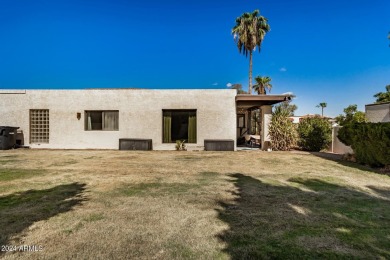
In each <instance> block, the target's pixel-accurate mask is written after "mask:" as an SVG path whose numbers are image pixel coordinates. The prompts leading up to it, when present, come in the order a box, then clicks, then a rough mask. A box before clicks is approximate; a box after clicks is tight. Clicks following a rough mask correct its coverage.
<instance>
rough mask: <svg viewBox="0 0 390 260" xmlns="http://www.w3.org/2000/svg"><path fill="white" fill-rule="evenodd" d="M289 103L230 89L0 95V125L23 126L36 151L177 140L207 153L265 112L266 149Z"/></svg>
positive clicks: (168, 146) (164, 145) (24, 138)
mask: <svg viewBox="0 0 390 260" xmlns="http://www.w3.org/2000/svg"><path fill="white" fill-rule="evenodd" d="M289 99H290V96H288V95H237V92H236V90H230V89H229V90H200V89H199V90H145V89H85V90H25V91H20V90H0V111H1V114H0V126H15V127H19V135H18V136H19V137H18V138H19V142H20V143H22V144H24V145H28V146H30V147H31V148H48V149H118V145H119V139H121V138H143V139H152V147H153V149H154V150H174V149H175V142H176V140H185V141H186V144H187V147H189V148H193V149H198V148H199V149H202V148H203V147H204V141H205V139H228V140H232V141H234V143H235V146H234V147H236V140H237V138H238V137H239V136H241V134H242V132H243V131H242V130H243V128H248V129H249V126H248V125H249V124H247V123H246V122H248V118H250V114H251V111H253V110H254V109H258V108H260V110H261V117H260V120H261V125H262V132H261V145H262V147H264V142H265V141H269V136H268V124H269V121H270V118H271V112H272V111H271V110H272V105H273V104H276V103H279V102H282V101H285V100H289ZM249 121H250V120H249Z"/></svg>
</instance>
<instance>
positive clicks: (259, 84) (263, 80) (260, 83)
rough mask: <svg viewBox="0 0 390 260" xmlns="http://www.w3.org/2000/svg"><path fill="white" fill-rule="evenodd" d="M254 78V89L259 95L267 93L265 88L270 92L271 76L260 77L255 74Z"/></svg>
mask: <svg viewBox="0 0 390 260" xmlns="http://www.w3.org/2000/svg"><path fill="white" fill-rule="evenodd" d="M255 80H256V84H255V85H254V86H253V87H254V89H255V91H257V93H258V94H259V95H265V94H267V92H266V91H265V88H267V89H268V91H269V92H271V88H272V84H271V83H270V82H271V78H270V77H267V76H265V77H261V76H257V77H256V78H255Z"/></svg>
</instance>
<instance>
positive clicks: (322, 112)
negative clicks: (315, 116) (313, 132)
mask: <svg viewBox="0 0 390 260" xmlns="http://www.w3.org/2000/svg"><path fill="white" fill-rule="evenodd" d="M321 109H322V111H321V114H322V117H324V108H323V107H321Z"/></svg>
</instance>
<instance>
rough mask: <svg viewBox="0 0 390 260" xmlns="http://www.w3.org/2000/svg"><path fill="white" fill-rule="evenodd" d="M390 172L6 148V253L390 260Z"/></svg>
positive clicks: (231, 155)
mask: <svg viewBox="0 0 390 260" xmlns="http://www.w3.org/2000/svg"><path fill="white" fill-rule="evenodd" d="M389 201H390V178H389V177H388V176H384V175H379V174H377V173H374V172H371V171H370V170H368V169H366V168H362V167H357V166H356V165H354V164H348V165H346V164H344V163H342V162H338V161H332V160H327V159H324V158H320V157H317V156H315V155H308V154H294V153H289V152H272V153H267V152H158V151H153V152H134V151H129V152H126V151H62V150H53V151H49V150H12V151H4V152H1V153H0V224H1V226H2V227H5V228H3V230H2V233H1V235H0V242H1V243H0V244H1V245H42V246H43V251H41V252H2V253H0V257H4V258H6V259H16V258H17V259H42V258H50V259H64V258H82V259H95V258H108V259H110V258H121V259H129V258H139V259H183V258H185V259H242V258H248V259H253V258H318V257H326V258H356V257H358V258H390V249H389V246H388V245H389V244H390V237H389V235H388V234H389V233H390V232H389V226H390V207H389V206H390V204H389Z"/></svg>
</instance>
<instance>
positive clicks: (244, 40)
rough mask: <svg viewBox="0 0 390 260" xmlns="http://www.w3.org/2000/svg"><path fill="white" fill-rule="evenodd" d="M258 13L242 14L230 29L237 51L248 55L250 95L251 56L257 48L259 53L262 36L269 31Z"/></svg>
mask: <svg viewBox="0 0 390 260" xmlns="http://www.w3.org/2000/svg"><path fill="white" fill-rule="evenodd" d="M259 14H260V11H259V10H255V11H254V12H253V13H244V14H242V15H241V16H240V17H237V19H236V25H235V26H234V27H233V29H232V34H233V35H234V40H235V41H236V44H237V47H238V51H239V52H240V53H242V54H244V55H245V56H246V57H248V54H249V87H248V94H252V54H253V51H255V50H256V47H258V49H259V51H260V47H261V43H262V42H263V39H264V36H265V34H266V33H267V32H269V31H270V26H269V25H268V23H267V22H268V19H267V18H265V17H263V16H261V15H259Z"/></svg>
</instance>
